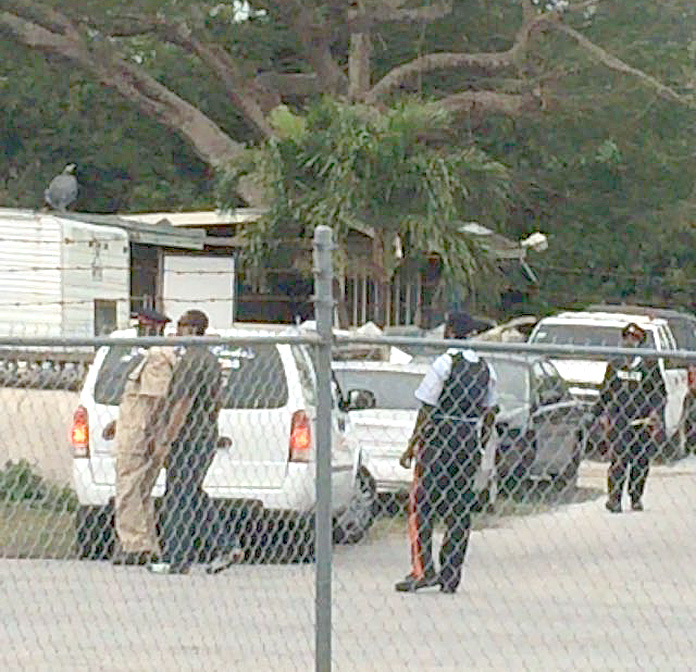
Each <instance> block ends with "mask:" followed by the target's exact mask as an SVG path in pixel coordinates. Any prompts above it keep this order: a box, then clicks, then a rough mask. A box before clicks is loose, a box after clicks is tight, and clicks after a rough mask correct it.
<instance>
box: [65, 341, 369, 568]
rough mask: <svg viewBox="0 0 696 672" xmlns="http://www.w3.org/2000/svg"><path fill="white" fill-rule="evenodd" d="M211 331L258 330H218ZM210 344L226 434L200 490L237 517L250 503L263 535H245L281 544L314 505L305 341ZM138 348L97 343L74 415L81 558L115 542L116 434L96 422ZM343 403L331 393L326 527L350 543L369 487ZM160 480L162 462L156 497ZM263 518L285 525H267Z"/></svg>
mask: <svg viewBox="0 0 696 672" xmlns="http://www.w3.org/2000/svg"><path fill="white" fill-rule="evenodd" d="M134 335H135V333H134V332H133V331H131V330H129V331H122V332H115V333H114V336H116V337H119V336H121V337H124V336H130V337H133V336H134ZM217 335H220V336H223V337H224V336H237V337H243V336H252V335H259V334H258V333H256V334H254V333H253V332H250V331H249V330H226V331H221V332H218V334H217ZM213 351H214V352H215V354H216V355H217V356H218V358H219V361H220V363H221V365H222V370H223V407H222V410H221V411H220V416H219V420H218V425H219V433H220V437H226V438H227V439H228V441H223V442H221V447H220V448H218V450H217V453H216V455H215V458H214V460H213V463H212V464H211V466H210V469H209V470H208V473H207V475H206V478H205V482H204V486H203V487H204V490H205V492H206V494H207V495H208V497H209V498H210V500H211V502H212V504H213V505H214V506H215V507H216V508H218V509H222V510H225V509H229V510H230V511H234V515H235V516H238V515H240V513H239V512H240V509H244V511H245V512H248V511H254V512H255V513H254V515H255V516H257V517H259V518H263V519H264V521H265V522H264V527H263V530H264V531H263V535H262V536H263V537H264V539H258V540H256V541H255V542H253V543H257V542H258V543H259V544H260V542H261V541H273V539H272V537H273V536H274V535H275V536H276V537H277V538H278V540H281V541H283V543H287V542H288V531H289V530H294V529H297V530H298V531H299V530H300V529H301V528H302V529H303V530H305V529H308V528H311V520H312V518H311V516H312V513H313V510H314V506H315V474H316V468H315V465H316V462H315V450H316V448H315V442H314V431H313V429H314V421H315V418H316V386H315V374H314V368H313V364H312V359H311V357H310V355H309V350H308V349H307V348H306V347H305V346H302V345H294V344H293V345H289V344H281V345H275V344H260V345H259V344H255V345H250V346H246V345H244V346H238V345H232V346H226V347H214V348H213ZM143 354H144V350H142V349H140V348H131V347H127V346H123V345H117V344H116V345H113V346H110V347H103V348H100V349H99V351H98V352H97V355H96V357H95V360H94V363H93V364H92V366H91V367H90V370H89V372H88V374H87V377H86V380H85V383H84V386H83V389H82V392H81V395H80V402H79V403H80V405H79V407H78V409H77V410H76V411H75V414H74V418H73V427H72V435H71V436H72V442H73V454H74V459H73V482H74V488H75V490H76V492H77V496H78V499H79V502H80V506H81V509H80V511H79V515H78V548H79V552H80V555H81V556H82V557H106V556H108V554H109V552H110V550H111V548H112V547H113V542H114V537H113V534H114V533H113V527H112V516H113V497H114V488H115V459H114V451H115V440H106V439H104V438H103V437H102V431H103V429H104V427H105V426H106V425H107V424H108V423H109V422H110V421H111V420H114V419H116V418H117V417H118V404H119V401H120V398H121V394H122V392H123V387H124V385H125V381H126V377H127V375H128V373H129V372H130V371H131V370H132V369H133V367H134V366H135V365H136V364H137V362H138V361H139V360H140V358H141V357H142V356H143ZM343 408H344V404H343V400H341V399H336V400H335V403H334V410H333V413H332V415H333V417H332V428H333V437H332V485H333V507H334V512H335V516H334V535H335V538H336V540H337V541H343V542H354V541H357V540H358V539H359V538H361V537H362V535H363V534H364V533H365V532H366V530H367V529H368V528H369V526H370V525H371V523H372V516H373V512H374V502H375V496H376V495H375V487H374V481H373V480H372V479H370V478H369V475H368V474H367V472H366V470H365V469H364V467H363V466H362V464H361V453H360V448H359V445H358V444H357V442H356V441H355V440H354V439H353V438H352V437H351V432H350V431H349V429H350V428H349V419H348V417H347V414H346V413H345V411H344V410H343ZM164 480H165V479H164V471H163V472H162V473H161V474H160V477H159V479H158V481H157V484H156V486H155V488H154V490H153V494H154V495H155V496H156V497H157V496H160V495H161V494H162V492H163V489H164ZM259 514H260V515H259ZM230 515H232V514H230ZM245 515H246V514H245ZM269 521H274V523H273V524H276V526H277V527H279V528H283V529H277V530H272V529H270V528H269V525H270V526H271V527H272V525H271V523H270V522H269ZM300 521H301V522H302V525H300V524H299V522H300ZM298 534H299V532H298ZM303 534H304V532H303ZM271 545H272V544H271ZM288 546H289V547H290V546H292V544H288ZM255 550H257V551H258V549H255ZM286 550H288V552H291V549H290V548H288V549H286Z"/></svg>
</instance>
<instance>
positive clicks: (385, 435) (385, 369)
mask: <svg viewBox="0 0 696 672" xmlns="http://www.w3.org/2000/svg"><path fill="white" fill-rule="evenodd" d="M428 368H429V365H428V364H426V363H409V364H395V363H390V362H374V361H363V360H354V361H343V362H334V363H333V370H334V379H335V381H336V383H337V384H338V386H339V387H340V391H341V394H342V396H343V398H344V399H346V402H347V406H346V407H347V408H348V411H349V416H350V420H351V431H352V432H353V435H354V436H355V437H356V438H357V440H358V443H359V444H360V447H361V453H362V459H363V467H364V468H366V469H367V471H368V472H369V473H370V475H371V476H372V477H373V478H374V479H375V481H376V484H377V492H378V494H379V493H383V494H384V493H400V492H404V491H406V490H408V488H409V487H410V485H411V482H412V481H413V468H409V469H404V468H403V467H402V466H401V465H400V464H399V457H400V455H401V454H402V453H403V452H404V450H405V449H406V446H407V445H408V440H409V437H410V436H411V433H412V432H413V427H414V425H415V423H416V416H417V415H418V408H419V406H420V402H419V401H418V400H417V399H416V397H415V395H414V393H415V391H416V388H417V387H418V386H419V385H420V383H421V381H422V380H423V376H424V375H425V373H426V372H427V370H428ZM364 391H369V392H370V393H371V396H370V398H368V399H361V398H360V397H361V395H363V394H364ZM494 458H495V442H494V441H493V440H491V441H490V442H489V446H488V447H487V449H486V452H485V453H484V457H483V461H482V468H481V472H480V474H479V477H478V479H477V485H478V488H479V489H480V490H484V489H488V491H489V492H488V495H489V501H492V499H493V498H494V497H495V478H494Z"/></svg>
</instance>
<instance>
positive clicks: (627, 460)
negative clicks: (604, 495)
mask: <svg viewBox="0 0 696 672" xmlns="http://www.w3.org/2000/svg"><path fill="white" fill-rule="evenodd" d="M612 439H613V440H612V441H611V454H610V458H611V463H610V464H609V471H608V473H607V489H608V492H609V500H610V501H611V502H613V503H620V502H621V493H622V492H623V487H624V483H625V482H626V477H627V476H628V496H629V497H630V498H631V502H637V501H638V500H640V499H641V498H642V496H643V492H644V491H645V482H646V481H647V478H648V473H649V471H650V459H651V458H652V457H653V455H654V454H655V451H656V445H655V440H654V438H653V436H652V435H651V434H650V432H649V431H648V430H646V429H642V428H639V429H634V428H632V427H624V428H623V429H620V430H619V431H618V432H617V433H616V435H615V436H614V437H612Z"/></svg>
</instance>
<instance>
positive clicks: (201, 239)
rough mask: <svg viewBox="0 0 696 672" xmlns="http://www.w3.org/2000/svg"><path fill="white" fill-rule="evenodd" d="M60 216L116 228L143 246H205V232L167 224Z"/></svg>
mask: <svg viewBox="0 0 696 672" xmlns="http://www.w3.org/2000/svg"><path fill="white" fill-rule="evenodd" d="M60 216H61V217H63V218H64V219H71V220H74V221H77V222H85V223H87V224H103V225H104V226H117V227H119V228H121V229H123V230H124V231H127V232H128V238H129V240H130V241H131V242H133V243H142V244H143V245H156V246H159V247H177V248H182V249H185V250H202V249H203V247H204V246H205V244H206V235H205V231H200V230H198V231H197V230H194V229H179V228H177V227H175V226H172V225H171V224H170V223H168V222H162V221H160V222H159V223H149V222H142V221H137V220H136V221H134V220H131V219H127V218H126V217H122V216H120V215H98V214H93V213H84V212H66V213H61V215H60Z"/></svg>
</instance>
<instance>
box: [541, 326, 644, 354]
mask: <svg viewBox="0 0 696 672" xmlns="http://www.w3.org/2000/svg"><path fill="white" fill-rule="evenodd" d="M530 342H532V343H550V344H553V345H589V346H605V347H611V348H616V347H619V346H620V345H621V327H616V326H604V325H592V324H543V325H541V326H540V327H539V329H538V331H537V332H536V333H535V334H534V337H533V338H532V339H531V341H530ZM642 347H645V348H654V347H655V339H654V338H653V334H652V332H650V331H649V332H648V336H647V338H646V341H645V343H644V344H643V346H642Z"/></svg>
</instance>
